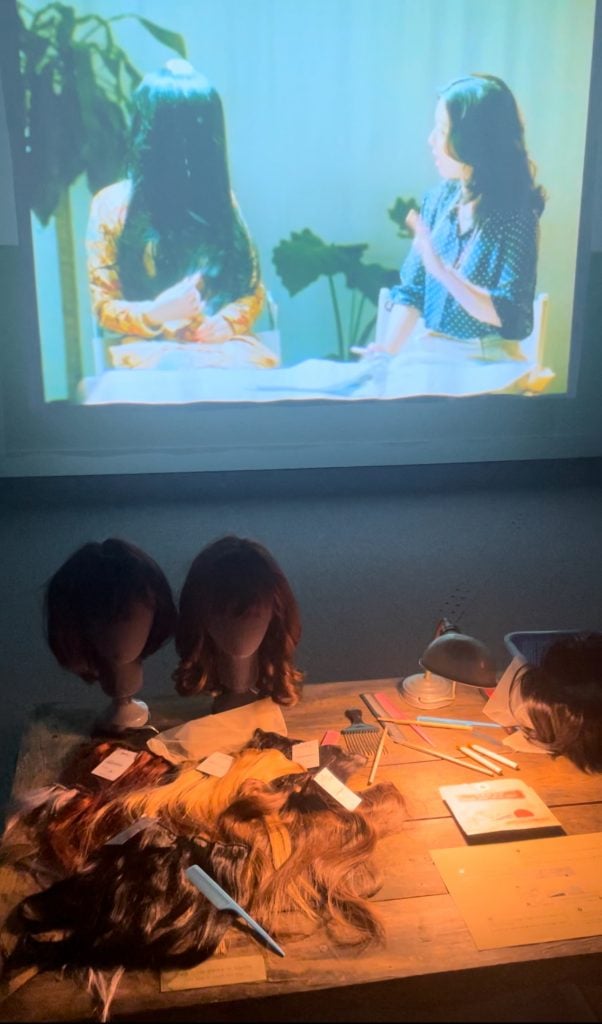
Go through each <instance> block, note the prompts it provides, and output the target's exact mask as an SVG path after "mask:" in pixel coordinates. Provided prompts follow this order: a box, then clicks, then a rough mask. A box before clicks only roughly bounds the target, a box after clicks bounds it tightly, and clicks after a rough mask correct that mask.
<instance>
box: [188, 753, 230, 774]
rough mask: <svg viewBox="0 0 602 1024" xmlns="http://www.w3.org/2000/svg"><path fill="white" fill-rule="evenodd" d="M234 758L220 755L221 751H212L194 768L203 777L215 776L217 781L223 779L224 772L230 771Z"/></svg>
mask: <svg viewBox="0 0 602 1024" xmlns="http://www.w3.org/2000/svg"><path fill="white" fill-rule="evenodd" d="M233 762H234V758H233V757H230V754H222V752H221V750H216V751H214V753H213V754H210V755H209V757H206V758H205V759H204V760H203V761H201V762H200V763H199V764H197V766H196V770H197V772H204V773H205V775H215V776H216V777H217V778H218V779H221V778H223V776H224V775H225V774H226V772H228V771H230V768H231V767H232V764H233Z"/></svg>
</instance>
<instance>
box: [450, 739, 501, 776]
mask: <svg viewBox="0 0 602 1024" xmlns="http://www.w3.org/2000/svg"><path fill="white" fill-rule="evenodd" d="M458 750H459V751H460V752H461V753H462V754H466V756H467V757H472V758H474V760H475V761H478V762H479V764H482V765H484V766H485V768H491V771H492V772H495V774H496V775H501V774H502V769H501V768H500V766H499V764H494V763H493V761H490V760H489V759H488V758H487V757H483V755H482V754H478V753H477V751H476V750H473V748H472V747H463V746H462V745H460V746H459V747H458Z"/></svg>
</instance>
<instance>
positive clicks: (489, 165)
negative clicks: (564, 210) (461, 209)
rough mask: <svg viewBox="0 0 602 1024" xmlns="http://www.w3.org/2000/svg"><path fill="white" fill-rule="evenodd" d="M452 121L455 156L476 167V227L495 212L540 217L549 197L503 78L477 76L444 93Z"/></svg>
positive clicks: (470, 186)
mask: <svg viewBox="0 0 602 1024" xmlns="http://www.w3.org/2000/svg"><path fill="white" fill-rule="evenodd" d="M440 97H441V99H442V100H443V102H444V103H445V106H446V108H447V113H448V115H449V121H450V130H449V137H448V145H449V150H450V155H451V156H453V157H454V158H455V159H457V160H459V161H460V162H461V163H464V164H469V165H470V166H471V167H472V174H471V177H470V179H469V181H468V182H467V192H468V195H469V197H470V198H471V199H478V200H479V202H478V203H477V207H476V210H475V218H476V220H477V222H479V221H482V220H483V219H484V218H485V217H486V216H488V215H489V214H490V213H491V212H493V211H500V212H502V213H512V212H514V211H516V210H525V209H527V210H532V211H533V213H534V214H535V215H536V216H539V215H540V214H541V213H542V211H543V208H544V205H545V192H544V190H543V189H542V187H541V186H540V185H536V184H535V168H534V165H533V163H532V162H531V160H530V159H529V156H528V153H527V150H526V146H525V132H524V125H523V121H522V118H521V115H520V112H519V109H518V106H517V103H516V100H515V98H514V96H513V94H512V92H511V91H510V89H509V88H508V86H507V85H506V83H505V82H503V81H502V79H501V78H496V77H495V76H494V75H483V74H474V75H467V76H466V77H465V78H458V79H456V80H455V81H453V82H451V83H450V84H449V85H447V86H446V87H445V89H443V91H442V92H441V93H440Z"/></svg>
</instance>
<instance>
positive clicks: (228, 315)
mask: <svg viewBox="0 0 602 1024" xmlns="http://www.w3.org/2000/svg"><path fill="white" fill-rule="evenodd" d="M232 203H233V206H234V209H235V211H236V214H237V216H238V218H239V220H240V222H241V224H242V227H243V230H244V231H245V232H246V234H247V237H248V238H249V244H250V245H251V249H252V252H253V269H252V274H251V286H252V288H253V291H252V292H250V293H249V295H243V296H242V297H241V298H240V299H235V300H234V302H229V303H228V305H227V306H224V307H223V308H222V309H220V315H221V316H223V318H224V320H227V321H228V323H229V324H230V326H231V327H232V333H233V334H234V335H235V336H236V335H237V334H249V333H250V332H251V328H252V327H253V324H254V323H255V321H256V320H257V317H258V316H259V314H260V313H261V311H262V309H263V307H264V305H265V300H266V290H265V288H264V286H263V284H262V283H261V279H260V276H259V260H258V259H257V253H256V252H255V248H254V246H253V244H252V242H251V239H250V234H249V229H248V227H247V224H246V222H245V219H244V217H243V215H242V213H241V209H240V206H239V205H238V200H237V198H236V196H235V195H234V193H232Z"/></svg>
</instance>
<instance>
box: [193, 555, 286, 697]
mask: <svg viewBox="0 0 602 1024" xmlns="http://www.w3.org/2000/svg"><path fill="white" fill-rule="evenodd" d="M268 602H271V604H272V609H273V612H272V619H271V622H270V624H269V626H268V629H267V632H266V635H265V637H264V639H263V641H262V643H261V645H260V647H259V651H258V657H259V679H258V690H259V693H260V695H262V696H271V697H272V699H273V700H274V701H276V703H278V704H289V705H292V704H296V703H297V701H298V700H299V695H300V690H301V680H302V673H301V672H299V671H298V670H297V669H296V668H295V667H294V664H293V657H294V653H295V648H296V647H297V644H298V643H299V640H300V638H301V622H300V618H299V609H298V607H297V602H296V600H295V596H294V594H293V592H292V590H291V587H290V585H289V582H288V580H287V578H286V576H285V575H284V573H283V571H282V569H281V568H280V566H279V565H278V563H277V562H276V560H275V559H274V558H273V556H272V555H271V554H270V552H269V551H267V550H266V548H264V547H263V546H262V545H261V544H259V543H257V541H253V540H248V539H246V538H243V537H234V536H227V537H222V538H221V539H220V540H217V541H214V542H213V543H212V544H209V545H208V546H207V547H205V548H203V550H202V551H201V552H200V554H198V555H197V557H196V558H195V559H194V561H193V563H192V565H191V566H190V569H189V571H188V575H187V577H186V580H185V581H184V586H183V587H182V592H181V594H180V607H179V616H178V623H177V626H176V650H177V652H178V654H179V656H180V664H179V665H178V667H177V669H176V670H175V672H174V673H173V679H174V680H175V684H176V689H177V690H178V692H179V693H182V694H184V695H188V694H193V693H200V692H201V691H202V690H212V691H217V692H219V690H220V686H219V679H218V675H217V661H216V658H217V648H216V645H215V643H214V641H213V639H212V638H211V636H210V635H209V633H208V632H207V628H206V627H207V622H208V619H209V617H210V616H211V615H223V614H224V613H226V614H230V615H242V614H243V613H244V612H246V611H247V610H248V609H249V608H252V607H253V606H254V605H257V604H258V603H262V604H263V603H268Z"/></svg>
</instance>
